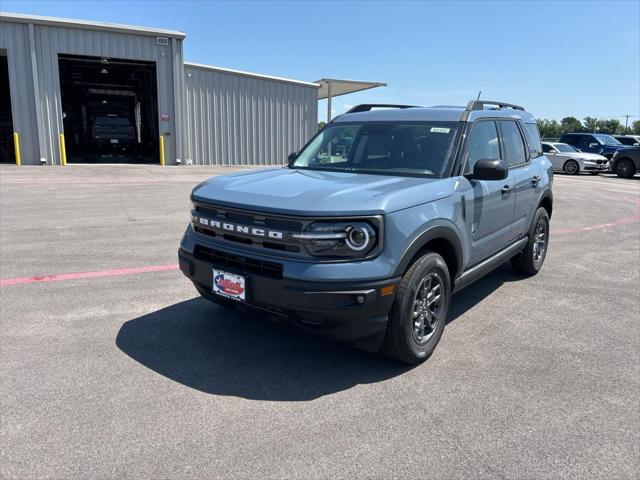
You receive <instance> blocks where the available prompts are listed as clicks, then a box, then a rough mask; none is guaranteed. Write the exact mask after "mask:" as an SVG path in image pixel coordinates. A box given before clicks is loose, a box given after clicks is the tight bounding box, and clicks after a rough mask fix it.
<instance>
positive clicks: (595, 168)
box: [582, 162, 609, 172]
mask: <svg viewBox="0 0 640 480" xmlns="http://www.w3.org/2000/svg"><path fill="white" fill-rule="evenodd" d="M582 169H583V170H584V171H585V172H607V171H609V162H603V163H596V162H582Z"/></svg>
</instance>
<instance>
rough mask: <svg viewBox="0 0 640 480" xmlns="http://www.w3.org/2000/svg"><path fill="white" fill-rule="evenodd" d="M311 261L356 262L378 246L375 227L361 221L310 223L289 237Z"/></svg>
mask: <svg viewBox="0 0 640 480" xmlns="http://www.w3.org/2000/svg"><path fill="white" fill-rule="evenodd" d="M291 236H292V237H293V238H297V239H299V240H302V244H303V245H304V248H305V249H306V250H307V252H309V254H311V255H313V256H315V257H336V258H357V257H364V256H366V255H367V254H368V253H370V252H371V251H372V250H373V249H374V248H375V247H376V245H377V243H378V230H377V228H376V226H374V225H373V224H371V223H369V222H363V221H353V222H349V221H341V222H314V223H312V224H310V225H309V226H308V227H307V228H306V229H305V230H304V232H303V233H300V234H292V235H291Z"/></svg>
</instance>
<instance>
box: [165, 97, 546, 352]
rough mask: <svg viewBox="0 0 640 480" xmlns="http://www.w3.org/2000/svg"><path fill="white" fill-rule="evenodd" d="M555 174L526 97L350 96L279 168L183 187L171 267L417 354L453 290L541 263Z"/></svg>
mask: <svg viewBox="0 0 640 480" xmlns="http://www.w3.org/2000/svg"><path fill="white" fill-rule="evenodd" d="M374 107H387V108H385V109H378V108H374ZM552 180H553V170H552V165H551V163H550V162H549V160H548V159H547V158H546V157H545V156H544V155H543V153H542V146H541V143H540V137H539V134H538V129H537V125H536V122H535V120H534V118H533V116H532V115H531V114H529V113H527V112H525V111H524V109H523V108H522V107H519V106H516V105H511V104H507V103H503V102H489V101H484V100H483V101H472V102H469V104H468V105H467V106H466V108H465V107H431V108H422V107H412V106H405V105H383V106H380V105H359V106H356V107H354V108H352V109H351V110H350V111H349V112H347V113H346V114H343V115H340V116H338V117H337V118H335V119H334V120H333V121H332V122H330V123H329V124H328V125H327V126H326V127H325V128H324V129H322V130H321V131H320V132H318V133H317V134H316V135H315V136H314V137H313V138H312V139H311V140H310V141H309V142H308V143H307V145H306V146H305V147H304V148H303V149H302V150H301V151H300V152H298V153H296V154H292V155H291V156H290V163H289V164H288V165H287V166H286V167H284V168H282V167H278V168H273V169H269V170H257V171H249V172H244V173H237V174H232V175H225V176H220V177H214V178H211V179H209V180H207V181H205V182H203V183H201V184H200V185H198V186H197V187H195V188H194V189H193V192H192V194H191V201H192V203H193V210H192V212H191V214H192V220H191V224H190V225H189V226H188V227H187V230H186V232H185V234H184V237H183V239H182V242H181V245H180V249H179V254H178V256H179V263H180V268H181V270H182V271H183V272H184V274H185V275H186V276H187V277H188V278H189V279H191V281H192V282H193V283H194V285H195V287H196V289H197V290H198V291H199V292H200V294H201V295H202V296H203V297H205V298H207V299H209V300H212V301H214V302H216V303H219V304H223V305H232V304H237V303H242V304H244V305H245V306H247V307H250V308H255V309H260V310H263V311H266V312H269V313H271V314H274V315H277V316H279V317H281V318H282V319H283V320H284V321H285V322H289V323H291V324H293V325H295V326H297V327H299V328H301V329H303V330H305V331H307V332H314V333H318V334H322V335H325V336H327V337H330V338H333V339H337V340H342V341H346V342H349V343H352V344H354V345H355V346H356V347H360V348H363V349H366V350H370V351H377V350H379V349H381V350H382V351H383V352H384V353H385V354H387V355H388V356H390V357H392V358H394V359H396V360H398V361H401V362H405V363H417V362H420V361H422V360H424V359H426V358H427V357H429V355H431V353H432V352H433V350H434V348H435V347H436V345H437V343H438V341H439V340H440V338H441V336H442V333H443V330H444V328H445V325H446V319H447V312H448V310H449V303H450V301H451V296H452V294H453V293H454V292H456V291H458V290H460V289H461V288H463V287H466V286H467V285H469V284H470V283H472V282H473V281H475V280H477V279H479V278H480V277H482V276H483V275H484V274H486V273H488V272H490V271H491V270H493V269H494V268H496V267H497V266H499V265H501V264H503V263H504V262H505V261H507V260H510V261H511V264H512V265H513V267H514V268H515V269H516V270H517V271H518V272H521V273H522V274H524V275H534V274H536V273H537V272H538V270H540V268H541V267H542V264H543V262H544V259H545V255H546V253H547V246H548V240H549V218H550V217H551V212H552V203H553V196H552V192H551V185H552Z"/></svg>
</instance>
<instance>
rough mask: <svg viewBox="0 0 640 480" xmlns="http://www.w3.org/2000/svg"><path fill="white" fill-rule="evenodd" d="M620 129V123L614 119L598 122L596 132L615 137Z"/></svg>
mask: <svg viewBox="0 0 640 480" xmlns="http://www.w3.org/2000/svg"><path fill="white" fill-rule="evenodd" d="M621 129H622V124H621V123H620V120H617V119H615V118H612V119H610V120H600V121H599V122H598V131H599V132H602V133H608V134H610V135H615V134H616V133H617V132H618V131H619V130H621Z"/></svg>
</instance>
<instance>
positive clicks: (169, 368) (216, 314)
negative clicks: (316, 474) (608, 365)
mask: <svg viewBox="0 0 640 480" xmlns="http://www.w3.org/2000/svg"><path fill="white" fill-rule="evenodd" d="M513 278H514V276H513V274H511V273H510V269H508V268H506V269H505V268H504V267H501V268H499V269H498V270H496V271H495V272H493V273H491V274H489V275H487V276H486V277H485V278H484V279H482V280H480V281H478V282H477V283H475V284H474V285H473V286H472V287H470V288H467V289H465V290H463V291H462V292H460V293H458V294H456V295H455V296H454V298H453V303H452V306H451V309H450V315H449V320H448V322H449V323H450V322H451V321H453V320H455V319H456V318H458V317H460V316H461V315H462V314H464V313H465V312H466V311H467V310H469V309H470V308H472V307H473V306H474V305H475V304H477V303H478V302H479V301H480V300H482V299H483V298H485V297H486V296H487V295H488V294H489V293H491V292H492V291H494V290H496V289H497V288H498V287H499V286H500V285H502V283H504V282H507V281H510V280H512V279H513ZM116 345H117V346H118V348H120V350H122V351H123V352H124V353H125V354H127V355H128V356H129V357H131V358H133V359H134V360H136V361H138V362H140V363H141V364H142V365H144V366H146V367H147V368H149V369H151V370H153V371H155V372H157V373H159V374H161V375H164V376H165V377H167V378H170V379H171V380H174V381H176V382H178V383H181V384H183V385H186V386H188V387H191V388H194V389H197V390H200V391H203V392H206V393H211V394H216V395H229V396H237V397H242V398H247V399H253V400H273V401H306V400H313V399H315V398H319V397H322V396H324V395H328V394H332V393H335V392H339V391H342V390H347V389H349V388H351V387H353V386H355V385H358V384H367V383H376V382H381V381H384V380H387V379H390V378H393V377H395V376H397V375H401V374H403V373H405V372H407V371H409V370H410V369H411V368H412V367H409V366H406V365H401V364H398V363H395V362H393V361H391V360H389V359H387V358H386V357H383V356H382V355H375V354H371V353H366V352H362V351H359V350H356V349H354V348H352V347H350V346H348V345H342V344H339V343H335V342H330V341H327V340H323V339H321V338H317V337H313V336H310V335H304V334H302V333H299V332H297V331H296V330H294V329H292V328H289V327H284V326H281V325H279V324H277V323H274V322H271V321H269V320H268V319H267V318H266V317H264V316H263V315H261V314H255V313H246V312H245V311H244V310H241V309H224V308H221V307H218V306H216V305H214V304H212V303H210V302H209V301H207V300H204V299H202V298H199V297H198V298H194V299H191V300H187V301H184V302H180V303H177V304H175V305H171V306H169V307H166V308H163V309H161V310H158V311H156V312H152V313H149V314H147V315H144V316H142V317H139V318H135V319H133V320H130V321H128V322H126V323H125V324H124V325H123V326H122V327H121V329H120V331H119V332H118V336H117V339H116Z"/></svg>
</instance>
